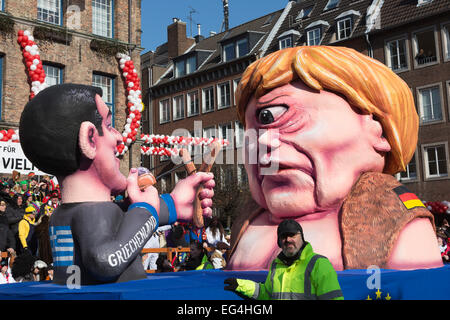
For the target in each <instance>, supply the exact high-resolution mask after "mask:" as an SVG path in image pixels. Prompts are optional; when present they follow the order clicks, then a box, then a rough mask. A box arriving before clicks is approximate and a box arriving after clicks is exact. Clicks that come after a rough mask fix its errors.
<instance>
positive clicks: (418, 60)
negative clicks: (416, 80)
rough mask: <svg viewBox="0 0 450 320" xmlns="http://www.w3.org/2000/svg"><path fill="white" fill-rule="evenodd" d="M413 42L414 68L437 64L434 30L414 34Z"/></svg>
mask: <svg viewBox="0 0 450 320" xmlns="http://www.w3.org/2000/svg"><path fill="white" fill-rule="evenodd" d="M413 41H414V54H415V56H414V58H415V59H414V60H415V65H416V66H423V65H428V64H433V63H435V62H437V50H436V38H435V30H434V29H427V30H424V31H419V32H415V33H414V34H413Z"/></svg>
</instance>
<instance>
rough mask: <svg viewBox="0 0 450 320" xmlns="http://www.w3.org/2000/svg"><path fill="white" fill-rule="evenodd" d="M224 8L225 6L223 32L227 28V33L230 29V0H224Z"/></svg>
mask: <svg viewBox="0 0 450 320" xmlns="http://www.w3.org/2000/svg"><path fill="white" fill-rule="evenodd" d="M222 6H223V22H222V28H221V31H223V29H224V27H225V31H227V30H228V29H229V27H230V25H229V22H228V17H229V12H228V0H222Z"/></svg>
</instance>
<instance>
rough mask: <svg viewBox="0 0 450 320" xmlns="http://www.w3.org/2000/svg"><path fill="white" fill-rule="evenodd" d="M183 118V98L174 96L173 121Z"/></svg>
mask: <svg viewBox="0 0 450 320" xmlns="http://www.w3.org/2000/svg"><path fill="white" fill-rule="evenodd" d="M183 118H184V96H183V95H180V96H176V97H174V98H173V120H179V119H183Z"/></svg>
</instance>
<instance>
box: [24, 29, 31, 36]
mask: <svg viewBox="0 0 450 320" xmlns="http://www.w3.org/2000/svg"><path fill="white" fill-rule="evenodd" d="M23 34H24V35H25V36H27V37H29V36H31V32H30V31H29V30H25V31H24V32H23Z"/></svg>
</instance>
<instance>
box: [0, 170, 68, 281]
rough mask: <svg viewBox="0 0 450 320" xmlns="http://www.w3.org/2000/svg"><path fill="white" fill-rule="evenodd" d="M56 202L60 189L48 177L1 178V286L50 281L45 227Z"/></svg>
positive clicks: (46, 227) (49, 263)
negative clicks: (3, 284)
mask: <svg viewBox="0 0 450 320" xmlns="http://www.w3.org/2000/svg"><path fill="white" fill-rule="evenodd" d="M59 202H60V190H59V186H58V185H57V184H56V183H55V181H54V180H53V179H51V178H50V177H49V176H36V175H34V174H33V173H30V174H28V175H27V176H25V177H22V178H21V175H20V173H18V172H16V171H14V172H13V174H12V176H11V177H1V179H0V251H1V252H2V253H3V254H2V256H3V257H2V256H0V263H1V272H0V284H1V283H12V282H22V281H43V280H48V279H51V277H52V264H53V259H52V254H51V248H50V238H49V234H48V226H49V218H50V216H51V214H52V213H53V211H54V210H55V208H56V207H57V206H58V205H59ZM5 253H6V254H5ZM5 256H6V257H5Z"/></svg>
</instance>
